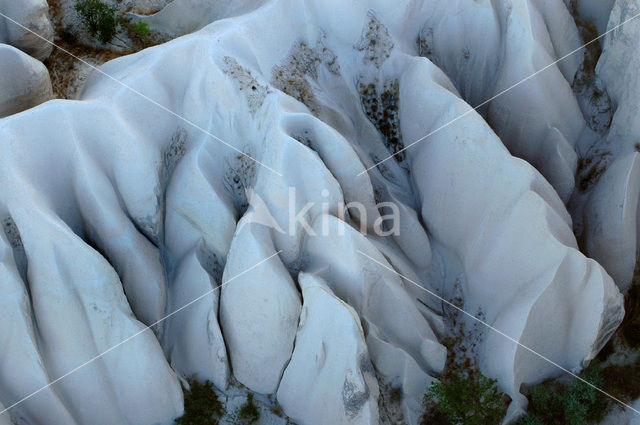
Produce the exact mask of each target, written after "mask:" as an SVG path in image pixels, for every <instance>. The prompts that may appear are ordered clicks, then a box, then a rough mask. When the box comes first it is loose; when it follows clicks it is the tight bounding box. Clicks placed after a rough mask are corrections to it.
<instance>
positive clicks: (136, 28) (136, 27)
mask: <svg viewBox="0 0 640 425" xmlns="http://www.w3.org/2000/svg"><path fill="white" fill-rule="evenodd" d="M129 29H130V31H131V35H132V36H133V37H136V38H138V39H140V40H142V41H145V40H146V39H147V38H148V37H149V35H150V34H151V30H150V29H149V25H147V23H146V22H136V23H135V24H133V25H131V27H130V28H129Z"/></svg>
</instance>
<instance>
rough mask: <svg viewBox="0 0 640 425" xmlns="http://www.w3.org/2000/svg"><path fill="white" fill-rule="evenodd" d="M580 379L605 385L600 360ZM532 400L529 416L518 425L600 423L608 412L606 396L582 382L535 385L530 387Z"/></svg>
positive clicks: (600, 385) (580, 424)
mask: <svg viewBox="0 0 640 425" xmlns="http://www.w3.org/2000/svg"><path fill="white" fill-rule="evenodd" d="M580 377H581V378H582V379H584V380H585V381H587V382H589V383H591V384H592V385H594V386H596V387H598V388H602V387H603V386H604V385H605V381H604V379H602V377H601V376H600V365H599V363H598V362H597V361H593V362H592V363H591V365H590V366H589V367H588V368H587V369H585V370H584V371H583V372H582V373H581V374H580ZM529 401H530V403H529V413H528V414H527V415H526V416H524V417H523V418H522V419H520V421H519V422H518V425H551V424H554V425H555V424H567V425H585V424H589V423H597V422H599V421H600V420H602V418H603V417H604V415H605V414H606V412H607V410H608V403H607V400H606V399H605V397H604V396H603V394H602V393H601V392H599V391H598V390H596V389H595V388H593V387H592V386H590V385H588V384H586V383H585V382H583V381H581V380H579V379H576V380H574V381H573V382H572V383H571V384H570V385H562V384H548V383H543V384H539V385H535V386H534V387H532V388H531V391H530V395H529Z"/></svg>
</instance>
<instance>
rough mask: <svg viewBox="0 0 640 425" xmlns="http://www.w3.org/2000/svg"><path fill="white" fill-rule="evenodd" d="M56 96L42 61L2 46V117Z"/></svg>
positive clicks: (0, 49)
mask: <svg viewBox="0 0 640 425" xmlns="http://www.w3.org/2000/svg"><path fill="white" fill-rule="evenodd" d="M52 97H53V91H52V89H51V80H50V79H49V72H48V71H47V68H45V66H44V65H43V64H42V62H39V61H37V60H36V59H34V58H32V57H31V56H28V55H27V54H25V53H23V52H21V51H20V50H18V49H16V48H15V47H11V46H9V45H6V44H0V118H2V117H5V116H7V115H11V114H15V113H17V112H21V111H24V110H25V109H29V108H31V107H33V106H36V105H39V104H40V103H42V102H46V101H47V100H50V99H51V98H52Z"/></svg>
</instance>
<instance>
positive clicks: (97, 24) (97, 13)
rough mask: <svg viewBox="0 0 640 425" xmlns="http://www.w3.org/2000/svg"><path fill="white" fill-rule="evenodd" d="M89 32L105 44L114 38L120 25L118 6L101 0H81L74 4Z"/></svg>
mask: <svg viewBox="0 0 640 425" xmlns="http://www.w3.org/2000/svg"><path fill="white" fill-rule="evenodd" d="M74 8H75V10H76V12H77V13H78V16H79V17H80V20H81V21H82V24H83V25H84V27H85V28H86V30H87V32H88V33H89V34H91V36H92V37H95V38H96V39H98V41H100V42H101V43H103V44H107V43H109V42H111V40H113V38H114V37H115V36H116V34H117V32H118V27H119V26H120V18H119V17H118V16H117V15H116V12H117V11H118V8H117V7H116V6H110V5H108V4H106V3H103V2H102V1H100V0H79V1H78V2H76V5H75V6H74Z"/></svg>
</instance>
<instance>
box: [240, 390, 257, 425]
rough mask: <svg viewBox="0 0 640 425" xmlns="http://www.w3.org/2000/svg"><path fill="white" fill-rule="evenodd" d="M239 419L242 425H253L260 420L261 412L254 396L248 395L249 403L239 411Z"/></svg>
mask: <svg viewBox="0 0 640 425" xmlns="http://www.w3.org/2000/svg"><path fill="white" fill-rule="evenodd" d="M238 418H239V419H240V420H241V423H242V424H247V425H248V424H253V423H256V422H257V421H258V419H260V410H259V409H258V406H257V405H256V403H255V402H254V401H253V394H251V393H249V394H247V402H246V403H245V404H243V405H242V406H241V407H240V409H239V410H238Z"/></svg>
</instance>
